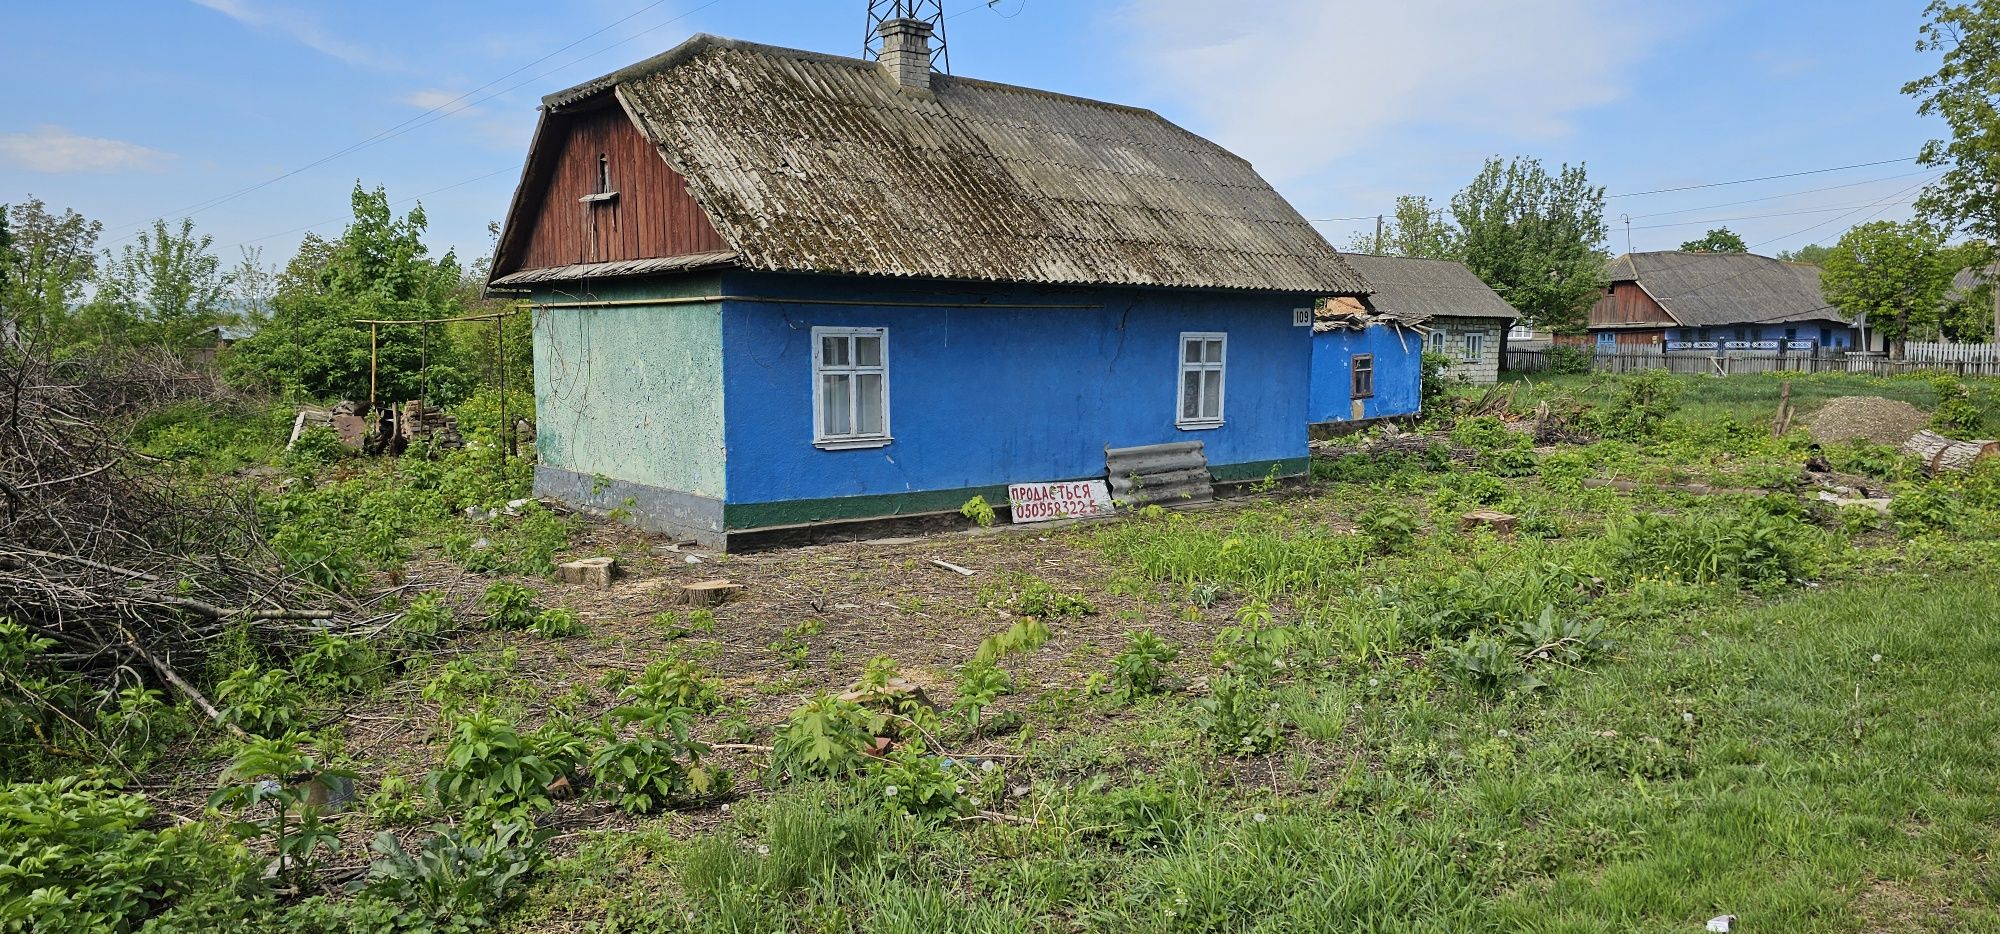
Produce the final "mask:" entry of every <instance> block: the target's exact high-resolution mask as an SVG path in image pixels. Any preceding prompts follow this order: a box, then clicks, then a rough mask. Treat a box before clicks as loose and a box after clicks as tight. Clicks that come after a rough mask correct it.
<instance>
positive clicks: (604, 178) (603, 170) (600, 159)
mask: <svg viewBox="0 0 2000 934" xmlns="http://www.w3.org/2000/svg"><path fill="white" fill-rule="evenodd" d="M610 190H611V160H610V159H609V158H606V157H605V156H604V154H603V153H599V154H598V156H597V193H598V194H600V195H601V194H603V193H605V192H607V191H610Z"/></svg>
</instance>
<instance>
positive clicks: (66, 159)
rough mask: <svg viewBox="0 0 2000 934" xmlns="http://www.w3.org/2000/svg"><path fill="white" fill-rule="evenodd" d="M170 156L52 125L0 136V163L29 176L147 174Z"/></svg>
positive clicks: (132, 144) (47, 124) (116, 140)
mask: <svg viewBox="0 0 2000 934" xmlns="http://www.w3.org/2000/svg"><path fill="white" fill-rule="evenodd" d="M172 158H173V155H172V154H171V153H165V152H161V151H159V150H157V149H152V148H150V147H146V146H141V145H139V144H138V143H128V142H125V141H124V140H120V139H103V138H100V137H95V136H84V135H81V134H79V133H76V132H74V131H72V130H69V129H67V128H64V127H59V126H56V125H55V124H52V123H45V124H43V125H41V126H38V127H36V128H35V129H34V130H33V131H32V132H28V133H0V159H4V160H5V161H7V162H10V163H13V164H14V165H18V166H20V167H22V168H24V169H27V170H28V171H30V172H48V173H51V174H74V173H100V174H101V173H112V172H133V171H147V170H151V169H156V168H159V167H160V165H161V164H162V163H164V162H166V161H167V160H169V159H172Z"/></svg>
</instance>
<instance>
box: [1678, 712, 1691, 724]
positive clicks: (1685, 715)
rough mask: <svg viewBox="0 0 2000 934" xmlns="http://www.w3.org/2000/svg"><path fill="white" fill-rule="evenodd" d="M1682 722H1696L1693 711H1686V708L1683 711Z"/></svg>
mask: <svg viewBox="0 0 2000 934" xmlns="http://www.w3.org/2000/svg"><path fill="white" fill-rule="evenodd" d="M1681 722H1682V723H1693V722H1694V714H1693V712H1691V711H1686V710H1683V711H1681Z"/></svg>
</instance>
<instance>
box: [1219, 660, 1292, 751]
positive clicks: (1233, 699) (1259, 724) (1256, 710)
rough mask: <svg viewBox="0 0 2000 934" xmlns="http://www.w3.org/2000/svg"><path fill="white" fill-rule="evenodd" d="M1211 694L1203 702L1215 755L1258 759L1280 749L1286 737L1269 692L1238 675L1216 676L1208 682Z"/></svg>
mask: <svg viewBox="0 0 2000 934" xmlns="http://www.w3.org/2000/svg"><path fill="white" fill-rule="evenodd" d="M1208 692H1209V693H1208V696H1207V697H1205V698H1202V700H1201V702H1200V705H1201V709H1202V710H1203V711H1205V712H1206V713H1207V715H1208V722H1207V723H1206V724H1205V725H1204V727H1203V729H1204V731H1205V732H1206V733H1207V734H1208V737H1209V741H1210V742H1211V743H1213V744H1214V746H1215V749H1216V751H1218V752H1225V753H1229V754H1231V755H1236V756H1255V755H1262V754H1264V753H1267V752H1270V751H1271V750H1273V749H1276V748H1277V747H1278V743H1279V741H1280V740H1282V739H1283V735H1282V734H1281V733H1280V732H1279V728H1278V720H1277V715H1276V713H1275V711H1273V710H1272V709H1271V708H1272V707H1273V706H1274V705H1273V703H1272V700H1271V692H1270V691H1269V690H1268V689H1266V688H1263V687H1261V686H1258V685H1256V684H1254V683H1252V682H1250V681H1249V680H1247V679H1245V678H1242V677H1238V676H1235V675H1216V676H1215V677H1213V678H1210V679H1209V680H1208Z"/></svg>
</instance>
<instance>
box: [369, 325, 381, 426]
mask: <svg viewBox="0 0 2000 934" xmlns="http://www.w3.org/2000/svg"><path fill="white" fill-rule="evenodd" d="M381 327H382V326H381V325H379V324H371V325H369V326H368V407H369V408H371V409H372V408H374V407H375V332H376V331H378V330H380V329H381Z"/></svg>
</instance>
